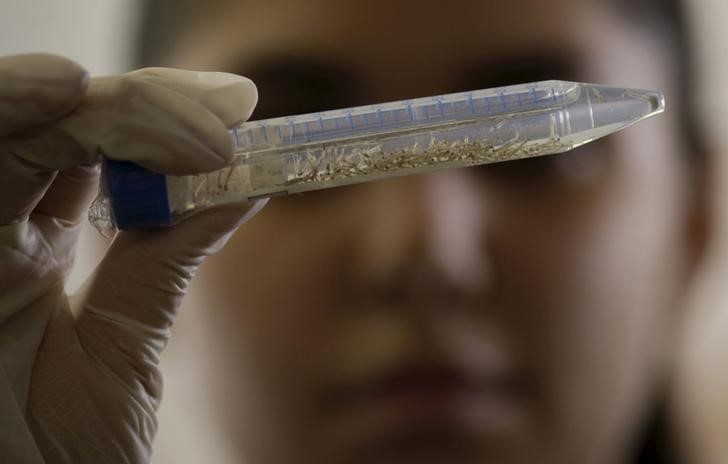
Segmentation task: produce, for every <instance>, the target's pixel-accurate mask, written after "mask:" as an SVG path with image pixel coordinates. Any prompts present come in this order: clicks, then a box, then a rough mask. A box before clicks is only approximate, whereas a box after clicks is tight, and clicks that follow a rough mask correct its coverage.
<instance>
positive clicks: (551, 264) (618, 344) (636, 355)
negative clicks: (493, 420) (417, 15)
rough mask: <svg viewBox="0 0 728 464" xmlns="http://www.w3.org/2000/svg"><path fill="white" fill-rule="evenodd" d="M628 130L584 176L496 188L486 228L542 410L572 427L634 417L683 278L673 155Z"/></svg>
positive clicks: (614, 424)
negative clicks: (512, 193)
mask: <svg viewBox="0 0 728 464" xmlns="http://www.w3.org/2000/svg"><path fill="white" fill-rule="evenodd" d="M635 135H636V134H635ZM641 135H642V136H643V137H647V136H646V135H645V134H641ZM631 138H632V136H631V135H628V134H625V135H623V136H618V137H615V141H614V142H615V146H614V149H613V152H614V153H610V154H609V155H608V160H609V161H608V165H607V166H605V168H604V169H603V170H602V171H601V172H599V173H598V175H595V174H594V173H593V172H592V173H591V174H590V178H589V179H588V181H584V182H582V183H579V184H578V185H577V184H573V185H572V186H571V187H569V188H562V189H556V188H555V189H553V190H552V191H549V192H547V193H545V194H543V195H539V196H535V195H534V196H531V197H529V198H527V199H524V198H523V197H520V198H519V200H520V201H519V202H516V201H510V200H507V199H504V200H503V202H502V203H501V205H500V209H499V211H500V212H499V215H498V216H497V221H493V224H492V226H491V227H490V231H491V234H490V236H489V240H490V243H489V249H490V250H492V255H493V260H492V261H493V263H494V267H495V269H496V271H495V273H496V275H497V277H496V279H497V285H496V286H495V292H497V293H498V299H499V300H500V301H501V302H502V303H501V304H502V305H503V306H504V308H506V311H504V313H506V316H504V317H505V318H507V319H506V324H510V330H511V332H512V334H513V337H514V339H515V340H516V344H519V343H520V346H519V349H520V351H521V353H520V354H521V355H522V359H523V360H524V362H525V363H530V364H531V366H532V367H533V369H534V372H537V374H536V377H537V378H539V379H541V380H542V381H543V386H544V405H545V407H546V408H547V410H548V411H549V412H547V414H546V417H550V419H546V421H547V422H549V421H553V420H557V421H559V422H560V423H562V424H563V428H564V431H566V430H567V429H568V428H569V427H571V426H573V430H569V432H570V433H575V434H577V435H575V436H580V435H579V433H580V432H579V424H584V423H585V420H586V421H587V422H586V423H592V422H593V421H596V420H597V419H596V418H597V417H603V418H604V419H603V420H601V423H603V424H605V425H604V426H605V427H611V428H612V431H614V430H618V429H620V427H621V428H624V427H625V426H626V425H627V424H626V423H625V422H624V421H626V420H634V417H635V412H634V411H635V409H639V405H640V403H641V401H642V399H644V395H645V394H646V389H648V388H650V385H651V382H653V381H654V377H655V373H656V371H657V370H658V369H659V368H660V367H661V366H659V364H660V360H659V358H660V357H661V356H663V355H664V352H663V349H664V337H665V335H666V334H667V333H669V332H668V325H669V324H670V323H671V322H672V318H673V315H674V313H673V310H674V306H675V304H676V301H675V300H676V297H677V294H676V289H679V288H680V286H681V282H680V279H681V272H682V266H683V265H684V263H683V261H682V259H683V257H682V252H683V247H684V246H685V244H684V243H683V238H682V236H681V230H682V228H683V224H682V220H683V218H682V215H683V205H682V201H681V198H682V196H683V192H682V189H681V178H682V175H681V174H680V173H679V172H677V165H678V163H677V162H675V160H676V159H677V157H676V156H675V155H674V153H671V151H670V150H667V149H666V150H664V151H661V150H656V149H655V147H650V148H649V149H645V150H641V151H640V150H635V147H636V146H638V144H637V143H636V141H635V140H632V139H631ZM651 140H654V137H652V138H651ZM627 147H629V149H627ZM555 418H556V419H555ZM629 418H632V419H629ZM552 423H553V422H552Z"/></svg>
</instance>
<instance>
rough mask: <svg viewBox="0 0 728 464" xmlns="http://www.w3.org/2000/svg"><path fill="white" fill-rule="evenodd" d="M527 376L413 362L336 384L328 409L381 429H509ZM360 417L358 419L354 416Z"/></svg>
mask: <svg viewBox="0 0 728 464" xmlns="http://www.w3.org/2000/svg"><path fill="white" fill-rule="evenodd" d="M529 390H530V385H529V382H527V381H526V379H525V377H524V376H522V375H519V374H518V373H515V372H512V371H506V370H495V369H494V370H491V371H488V372H480V373H478V374H471V373H465V372H463V371H461V370H458V369H456V368H453V367H450V366H442V365H416V364H415V365H411V366H407V367H402V368H399V369H396V370H393V371H391V372H389V373H387V374H385V375H382V376H380V377H378V378H375V379H373V380H372V381H370V382H361V383H359V384H355V385H354V384H352V385H348V386H340V387H339V388H336V389H333V390H332V391H331V392H330V394H329V395H327V397H326V401H327V403H328V404H327V405H326V406H327V409H330V410H331V409H333V410H335V411H336V412H338V413H339V414H343V415H346V416H349V417H350V418H351V420H356V422H358V423H360V424H368V425H367V428H369V427H372V428H376V429H379V430H386V429H410V430H416V429H432V428H433V427H434V428H442V427H445V428H451V429H467V430H474V431H493V432H494V431H499V430H500V431H505V430H507V429H509V428H511V427H512V426H514V425H515V424H516V423H518V422H519V420H520V419H521V418H522V416H523V413H524V406H525V398H526V396H527V395H528V392H529ZM355 418H356V419H355Z"/></svg>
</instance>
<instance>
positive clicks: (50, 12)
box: [0, 0, 143, 290]
mask: <svg viewBox="0 0 728 464" xmlns="http://www.w3.org/2000/svg"><path fill="white" fill-rule="evenodd" d="M142 1H143V0H0V55H12V54H16V53H29V52H41V51H42V52H47V53H55V54H58V55H63V56H66V57H68V58H71V59H72V60H74V61H76V62H78V63H80V64H81V65H83V66H84V67H85V68H86V69H87V70H88V71H89V72H90V73H91V74H92V75H101V74H115V73H120V72H124V71H128V70H129V69H131V67H132V66H133V60H134V50H133V47H134V42H133V40H131V37H132V36H133V34H134V33H135V32H136V23H137V16H138V14H139V10H140V8H139V7H140V5H141V2H142ZM81 240H82V243H83V245H82V246H80V247H79V253H78V257H77V260H76V264H77V265H76V267H75V269H74V271H73V273H72V274H71V276H70V277H69V280H68V284H67V288H68V289H69V290H74V289H76V288H77V287H78V286H79V285H80V284H81V282H83V280H84V279H85V277H86V276H87V275H88V273H89V272H90V270H91V269H92V268H93V267H94V266H95V265H96V263H97V262H98V259H99V258H100V255H101V253H103V250H104V247H105V246H106V241H105V240H103V239H102V238H101V237H100V236H99V235H98V234H97V233H96V232H95V231H93V230H92V229H91V227H90V226H86V227H84V229H83V230H82V232H81Z"/></svg>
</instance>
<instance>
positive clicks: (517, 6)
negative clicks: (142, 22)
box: [169, 0, 670, 100]
mask: <svg viewBox="0 0 728 464" xmlns="http://www.w3.org/2000/svg"><path fill="white" fill-rule="evenodd" d="M608 2H609V0H604V1H600V0H550V1H548V2H545V1H542V0H509V1H502V0H448V1H426V0H423V1H412V0H389V1H386V2H385V1H367V2H364V1H341V0H307V1H305V2H303V1H286V0H265V1H263V0H260V1H254V0H248V1H233V0H216V1H213V2H200V3H199V4H200V9H199V10H200V11H199V12H196V13H199V14H194V15H193V18H192V20H191V21H190V23H189V24H188V26H187V27H186V29H185V32H184V33H183V34H181V35H180V36H179V37H178V38H177V40H176V47H175V48H174V49H173V52H172V54H171V56H170V60H169V61H170V64H172V65H174V66H179V67H189V68H196V69H203V70H205V69H207V70H227V71H231V72H238V73H243V74H245V73H247V72H248V70H249V69H251V67H254V66H255V65H256V64H257V63H259V62H260V61H261V60H276V59H278V58H280V57H283V58H286V57H297V58H299V57H303V58H306V59H310V60H312V61H315V62H329V63H334V64H335V65H336V66H337V67H340V68H344V69H347V70H349V71H350V72H351V73H355V74H356V75H357V76H358V77H359V78H360V80H362V81H364V82H367V85H368V86H369V87H370V88H372V89H374V90H372V92H371V93H372V95H374V98H375V99H376V100H382V99H388V98H404V97H411V96H422V95H425V94H429V93H433V92H437V91H439V89H438V88H437V85H436V84H432V85H430V83H441V82H447V81H448V79H452V76H453V74H454V73H462V72H467V71H468V70H469V69H471V68H472V67H473V66H476V67H477V66H480V67H481V69H485V70H486V71H488V70H490V71H492V72H496V71H497V69H495V68H497V67H498V66H499V65H500V64H502V63H504V62H507V61H508V60H509V59H512V58H513V57H520V58H521V59H522V60H521V63H520V64H523V59H526V60H528V59H533V60H534V61H538V62H539V65H543V64H544V63H548V61H549V60H554V61H560V62H564V61H568V62H569V63H571V65H572V69H570V70H569V72H567V71H566V70H562V71H559V72H558V73H556V75H548V76H544V77H545V78H557V79H569V80H582V81H591V82H600V83H606V84H612V85H624V86H630V87H642V88H655V89H661V90H666V91H668V93H669V87H670V86H669V85H668V83H667V82H665V80H666V78H665V77H661V76H666V74H667V73H665V72H664V69H665V68H664V66H666V65H667V63H668V61H667V59H668V56H667V55H668V52H667V51H666V50H665V49H664V48H665V47H662V46H660V44H659V43H658V42H657V40H656V38H655V37H653V35H652V34H650V33H649V32H643V31H640V30H639V29H637V28H635V27H632V25H631V23H629V22H628V21H627V20H626V19H625V17H622V16H621V15H618V14H616V13H615V11H614V10H613V8H611V7H610V6H609V3H608ZM646 56H648V57H650V60H645V59H644V57H646ZM547 67H548V66H547ZM551 68H554V67H551ZM573 68H576V69H573ZM556 69H559V68H556ZM661 70H662V71H661ZM523 77H526V76H523ZM541 77H542V76H539V78H541ZM496 81H498V79H494V80H493V82H486V83H485V85H482V86H480V87H485V86H490V85H497V84H507V83H513V82H496ZM460 90H467V89H460Z"/></svg>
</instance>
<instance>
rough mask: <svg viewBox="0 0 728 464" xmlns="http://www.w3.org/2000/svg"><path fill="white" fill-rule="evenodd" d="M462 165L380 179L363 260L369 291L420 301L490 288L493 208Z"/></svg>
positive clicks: (462, 295) (432, 301) (366, 231)
mask: <svg viewBox="0 0 728 464" xmlns="http://www.w3.org/2000/svg"><path fill="white" fill-rule="evenodd" d="M464 171H465V170H462V169H461V170H449V171H442V172H438V173H433V174H428V175H421V176H414V177H409V178H402V179H396V180H392V181H385V182H380V183H375V184H376V185H375V186H374V187H373V189H372V191H371V193H370V197H369V205H370V208H368V212H369V214H367V217H366V218H365V219H364V221H366V224H367V225H366V227H365V228H364V231H363V232H362V235H361V236H360V239H361V242H362V244H361V246H360V247H358V248H359V250H360V255H359V257H358V263H357V272H358V273H359V274H360V276H361V277H362V279H361V281H362V282H365V283H366V286H367V287H368V288H367V289H366V290H365V291H366V292H367V293H368V294H369V295H379V296H380V297H381V298H385V299H388V300H390V302H394V301H392V300H397V302H398V303H399V304H402V303H407V304H416V305H417V306H420V305H422V304H423V303H426V304H440V303H448V304H452V303H454V302H455V300H458V299H467V298H470V297H472V296H474V295H475V294H481V293H482V292H484V291H485V290H486V289H487V287H488V286H489V283H490V281H491V280H492V278H491V277H492V269H491V266H490V262H489V256H488V253H487V250H486V243H487V240H486V239H485V237H486V234H487V227H488V221H487V216H488V207H487V202H486V199H485V198H483V194H482V193H481V192H482V189H479V188H478V186H477V184H476V183H475V181H474V180H473V179H472V178H471V177H469V176H468V175H467V173H466V172H464Z"/></svg>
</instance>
